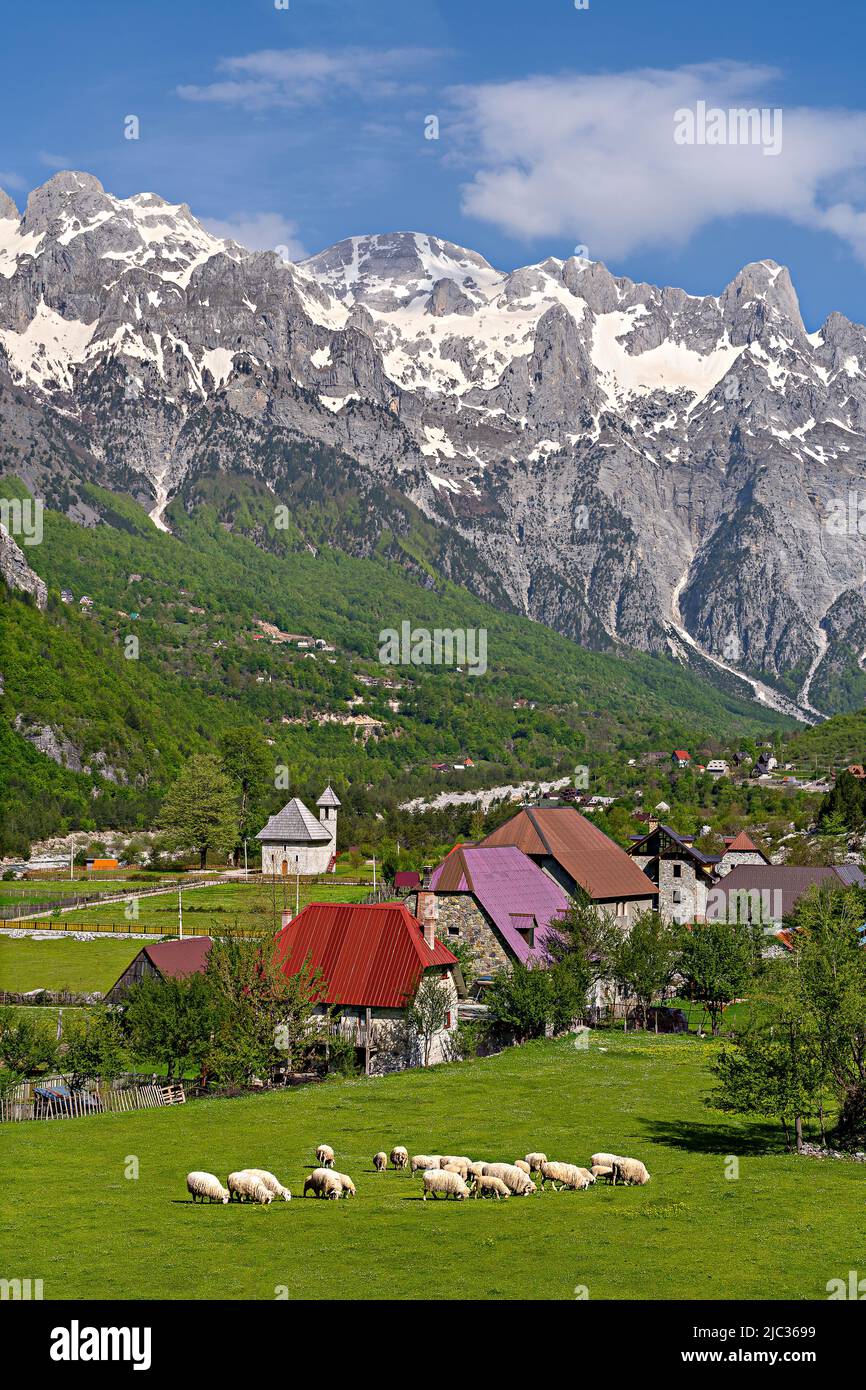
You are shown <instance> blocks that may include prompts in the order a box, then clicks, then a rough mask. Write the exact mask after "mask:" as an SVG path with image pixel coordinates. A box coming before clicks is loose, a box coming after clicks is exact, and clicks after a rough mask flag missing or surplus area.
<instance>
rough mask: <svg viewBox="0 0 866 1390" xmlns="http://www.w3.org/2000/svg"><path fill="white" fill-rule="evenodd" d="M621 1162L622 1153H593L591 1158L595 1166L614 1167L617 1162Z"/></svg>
mask: <svg viewBox="0 0 866 1390" xmlns="http://www.w3.org/2000/svg"><path fill="white" fill-rule="evenodd" d="M621 1162H622V1155H621V1154H593V1156H592V1158H591V1159H590V1163H591V1165H592V1167H593V1168H612V1167H613V1165H614V1164H615V1163H621Z"/></svg>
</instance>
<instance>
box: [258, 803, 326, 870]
mask: <svg viewBox="0 0 866 1390" xmlns="http://www.w3.org/2000/svg"><path fill="white" fill-rule="evenodd" d="M316 805H317V806H318V808H319V819H318V820H316V817H315V816H314V815H313V813H312V811H310V810H308V809H307V807H306V806H305V805H304V803H303V801H301V799H300V797H297V796H296V797H293V798H292V800H291V801H290V802H288V804H287V805H286V806H284V807H283V809H282V811H278V812H277V814H276V815H275V816H271V818H270V820H269V821H268V823H267V825H266V826H265V827H264V829H263V830H260V831H259V833H258V835H257V836H256V839H257V840H261V842H262V873H263V874H266V875H267V876H268V877H270V876H271V875H272V874H276V875H277V876H284V877H287V876H289V875H290V874H325V873H327V872H328V871H329V869H331V868H333V861H334V859H335V858H336V854H337V811H338V810H339V808H340V802H339V800H338V798H337V795H336V793H335V792H334V791H332V789H331V787H330V786H327V787H326V788H325V790H324V791H323V792H322V795H321V796H320V797H319V799H318V801H317V802H316Z"/></svg>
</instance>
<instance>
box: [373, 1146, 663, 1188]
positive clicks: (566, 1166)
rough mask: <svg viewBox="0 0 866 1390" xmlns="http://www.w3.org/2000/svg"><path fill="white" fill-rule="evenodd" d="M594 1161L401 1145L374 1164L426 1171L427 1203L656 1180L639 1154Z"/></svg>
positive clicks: (380, 1168) (380, 1167)
mask: <svg viewBox="0 0 866 1390" xmlns="http://www.w3.org/2000/svg"><path fill="white" fill-rule="evenodd" d="M591 1161H592V1167H591V1168H580V1167H578V1166H577V1164H574V1163H554V1162H551V1161H550V1160H549V1159H548V1157H547V1154H543V1153H528V1154H527V1155H526V1157H525V1158H516V1159H515V1160H514V1162H513V1163H473V1161H472V1159H471V1158H466V1157H465V1155H456V1154H415V1155H414V1156H413V1157H412V1158H410V1157H409V1151H408V1149H405V1148H404V1147H403V1145H402V1144H398V1145H397V1147H396V1148H394V1149H392V1150H391V1153H390V1154H386V1153H385V1152H384V1150H381V1151H380V1152H379V1153H377V1154H376V1155H375V1157H374V1159H373V1167H374V1168H375V1169H376V1170H377V1172H380V1173H381V1172H383V1171H384V1170H385V1168H386V1167H387V1165H388V1163H389V1162H390V1163H391V1166H392V1167H394V1168H398V1169H406V1168H408V1169H409V1170H410V1171H411V1172H412V1173H419V1172H420V1173H421V1180H422V1183H423V1186H424V1197H423V1200H424V1201H425V1202H426V1201H427V1198H428V1197H430V1196H432V1197H437V1196H438V1195H439V1194H440V1193H441V1194H442V1195H443V1196H444V1197H446V1198H447V1197H455V1198H456V1199H457V1200H458V1201H463V1200H464V1199H465V1198H466V1197H470V1196H471V1197H495V1198H496V1200H497V1201H500V1200H501V1198H503V1197H506V1198H507V1197H511V1196H512V1195H514V1196H515V1197H529V1196H530V1195H531V1194H532V1193H533V1192H537V1191H538V1188H539V1184H540V1186H541V1190H542V1191H543V1190H544V1185H545V1183H548V1182H549V1183H550V1185H551V1187H552V1188H553V1190H554V1192H559V1191H561V1190H562V1188H564V1187H569V1188H573V1189H574V1190H575V1191H580V1190H581V1189H582V1188H585V1187H589V1186H590V1184H591V1183H594V1182H595V1181H596V1179H597V1178H602V1179H604V1180H606V1181H607V1182H611V1183H614V1184H616V1183H618V1182H619V1183H636V1184H639V1185H642V1184H643V1183H646V1182H649V1180H650V1175H649V1173H648V1172H647V1170H646V1167H645V1166H644V1164H643V1163H641V1161H640V1159H637V1158H625V1157H623V1156H622V1155H621V1154H601V1153H599V1154H593V1156H592V1160H591ZM533 1174H534V1175H535V1181H533Z"/></svg>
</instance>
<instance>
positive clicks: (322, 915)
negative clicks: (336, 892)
mask: <svg viewBox="0 0 866 1390" xmlns="http://www.w3.org/2000/svg"><path fill="white" fill-rule="evenodd" d="M287 915H288V914H287ZM276 946H277V959H278V961H280V962H281V963H282V969H283V970H285V971H286V972H287V973H288V974H295V973H296V972H297V971H298V970H300V969H301V967H302V965H303V963H304V961H305V960H306V958H307V957H308V956H309V958H310V960H311V962H312V964H313V966H315V967H316V968H317V969H319V970H321V972H322V975H323V977H324V985H323V989H322V992H321V994H320V995H319V999H320V1001H321V1002H323V1003H326V1004H348V1005H354V1006H359V1007H361V1008H375V1009H400V1008H403V1007H404V1006H405V1005H406V1003H407V1002H408V1000H409V999H411V998H412V996H413V995H414V993H415V990H416V989H417V987H418V984H419V983H420V980H421V976H422V974H423V973H424V972H425V971H426V970H430V969H431V968H433V967H434V966H439V967H440V968H445V969H448V968H449V967H451V966H455V965H456V964H457V959H456V957H455V956H453V955H452V954H451V952H450V951H449V950H448V948H447V946H445V945H444V944H443V943H442V942H441V941H440V940H439V939H438V937H437V938H436V944H435V946H434V948H433V950H431V949H430V947H429V946H428V945H427V943H426V942H425V940H424V933H423V931H422V928H421V924H420V923H419V922H418V920H417V918H415V917H413V916H412V913H411V912H410V911H409V909H408V908H407V907H406V906H405V905H404V904H403V903H375V904H367V903H309V904H308V906H307V907H305V908H304V909H303V911H302V912H300V913H299V914H298V916H297V917H296V918H295V919H294V921H289V922H286V923H285V925H284V926H283V929H282V931H280V932H279V933H278V934H277V938H276Z"/></svg>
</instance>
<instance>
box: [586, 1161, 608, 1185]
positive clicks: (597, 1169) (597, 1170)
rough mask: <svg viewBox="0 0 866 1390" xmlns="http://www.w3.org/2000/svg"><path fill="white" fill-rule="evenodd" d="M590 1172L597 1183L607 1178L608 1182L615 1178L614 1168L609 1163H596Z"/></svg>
mask: <svg viewBox="0 0 866 1390" xmlns="http://www.w3.org/2000/svg"><path fill="white" fill-rule="evenodd" d="M589 1171H590V1172H591V1173H592V1176H593V1177H594V1178H595V1180H596V1182H597V1181H598V1179H599V1178H607V1180H608V1182H610V1181H611V1180H612V1178H613V1168H612V1167H611V1165H610V1164H609V1163H594V1164H593V1165H592V1167H591V1168H590V1170H589Z"/></svg>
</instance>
